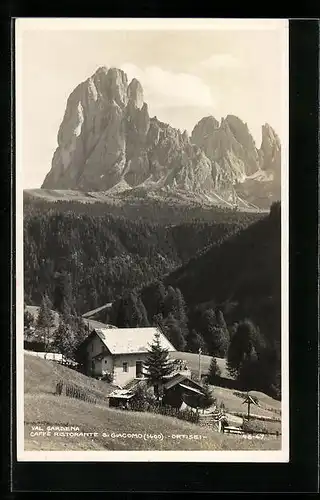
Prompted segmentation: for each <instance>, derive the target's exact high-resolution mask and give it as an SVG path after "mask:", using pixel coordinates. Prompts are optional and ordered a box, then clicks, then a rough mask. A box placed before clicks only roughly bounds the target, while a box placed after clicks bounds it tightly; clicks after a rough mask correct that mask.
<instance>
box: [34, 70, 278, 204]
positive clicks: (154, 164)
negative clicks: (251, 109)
mask: <svg viewBox="0 0 320 500" xmlns="http://www.w3.org/2000/svg"><path fill="white" fill-rule="evenodd" d="M263 169H264V170H266V171H267V170H268V171H269V170H270V169H271V170H273V171H275V170H278V171H280V141H279V138H278V136H277V135H276V133H275V132H274V130H273V129H272V127H270V126H269V125H268V124H265V125H263V127H262V143H261V148H260V150H257V148H256V146H255V143H254V140H253V138H252V136H251V134H250V132H249V129H248V126H247V124H246V123H244V122H243V121H242V120H241V119H240V118H238V117H237V116H235V115H227V116H226V117H225V118H222V119H221V122H220V123H219V121H218V120H217V119H216V118H215V117H214V116H212V115H210V116H206V117H204V118H202V119H201V120H200V121H199V122H198V123H197V124H196V126H195V127H194V129H193V131H192V134H191V137H190V138H189V136H188V133H187V131H184V132H181V131H180V130H178V129H175V128H174V127H171V126H170V125H169V124H167V123H164V122H161V121H160V120H158V119H157V117H153V118H150V116H149V112H148V105H147V103H145V102H144V96H143V88H142V85H141V83H140V82H139V81H138V80H137V79H136V78H134V79H133V80H132V81H131V82H130V83H128V78H127V75H126V74H125V73H124V71H122V70H121V69H118V68H107V67H105V66H101V67H100V68H98V69H97V71H96V72H95V73H94V74H93V75H92V76H90V77H89V78H88V79H87V80H85V81H84V82H82V83H80V84H79V85H78V86H77V87H76V88H75V89H74V91H73V92H72V93H71V94H70V96H69V98H68V100H67V106H66V111H65V114H64V117H63V120H62V123H61V125H60V128H59V132H58V147H57V149H56V151H55V153H54V156H53V160H52V167H51V170H50V172H49V173H48V174H47V176H46V178H45V180H44V183H43V185H42V187H43V188H48V189H79V190H86V191H106V190H110V189H112V190H113V191H112V192H118V191H120V190H122V189H123V186H126V187H127V188H128V189H130V188H135V189H136V188H137V189H144V188H146V189H147V191H148V192H151V191H154V190H160V191H161V190H163V189H164V190H165V191H166V192H167V191H168V190H169V191H170V190H171V191H172V190H173V191H176V190H178V191H179V190H187V191H188V193H189V194H190V193H194V194H195V195H196V194H197V195H199V193H201V195H203V196H204V197H205V198H206V199H209V200H212V201H213V202H217V203H220V202H221V201H222V202H223V200H225V202H226V203H227V204H230V203H231V204H233V203H234V202H235V200H236V199H237V194H236V192H235V187H236V186H237V185H238V184H239V183H243V182H244V180H245V179H246V178H247V177H248V176H252V174H255V172H258V171H261V170H263ZM117 186H118V187H119V189H118V187H117Z"/></svg>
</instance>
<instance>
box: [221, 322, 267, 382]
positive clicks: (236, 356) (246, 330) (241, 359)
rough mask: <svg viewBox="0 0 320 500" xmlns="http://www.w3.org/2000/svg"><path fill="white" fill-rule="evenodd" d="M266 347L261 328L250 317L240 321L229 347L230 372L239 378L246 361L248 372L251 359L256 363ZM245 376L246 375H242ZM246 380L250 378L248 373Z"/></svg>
mask: <svg viewBox="0 0 320 500" xmlns="http://www.w3.org/2000/svg"><path fill="white" fill-rule="evenodd" d="M265 347H266V346H265V342H264V339H263V338H262V336H261V334H260V331H259V328H257V327H256V326H255V325H254V324H253V322H252V321H251V320H249V319H246V320H243V321H240V322H239V324H238V325H237V329H236V331H235V333H234V334H233V336H232V338H231V342H230V345H229V349H228V357H227V366H228V371H229V373H230V374H231V375H232V376H234V377H237V378H238V377H239V376H240V372H241V369H242V368H243V365H244V363H246V364H247V367H246V368H245V372H246V373H247V372H248V364H250V359H252V363H254V362H255V359H256V357H257V358H258V359H259V357H260V356H261V357H262V356H263V351H264V349H265ZM243 377H244V375H242V378H243ZM245 380H246V381H247V380H248V375H246V377H245ZM252 380H253V379H252Z"/></svg>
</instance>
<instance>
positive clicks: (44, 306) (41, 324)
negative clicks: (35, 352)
mask: <svg viewBox="0 0 320 500" xmlns="http://www.w3.org/2000/svg"><path fill="white" fill-rule="evenodd" d="M51 307H52V305H51V302H50V300H49V298H48V295H47V294H45V295H44V296H43V298H42V301H41V305H40V309H39V314H38V317H37V323H36V325H37V327H38V328H39V330H40V331H41V333H42V338H43V343H44V348H45V351H46V352H47V350H48V346H49V341H50V329H51V328H52V327H53V326H54V315H53V313H52V310H51Z"/></svg>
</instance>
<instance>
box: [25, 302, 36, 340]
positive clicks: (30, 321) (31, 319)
mask: <svg viewBox="0 0 320 500" xmlns="http://www.w3.org/2000/svg"><path fill="white" fill-rule="evenodd" d="M33 325H34V317H33V315H32V314H31V313H30V312H29V311H28V310H27V309H26V308H25V309H24V315H23V330H24V334H25V336H26V337H28V336H29V335H30V333H31V327H32V326H33Z"/></svg>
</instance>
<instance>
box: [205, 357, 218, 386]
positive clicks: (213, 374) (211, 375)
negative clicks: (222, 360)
mask: <svg viewBox="0 0 320 500" xmlns="http://www.w3.org/2000/svg"><path fill="white" fill-rule="evenodd" d="M220 376H221V370H220V368H219V365H218V363H217V360H216V358H212V359H211V363H210V366H209V371H208V375H207V382H208V384H212V385H214V384H216V382H217V380H218V378H219V377H220Z"/></svg>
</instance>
